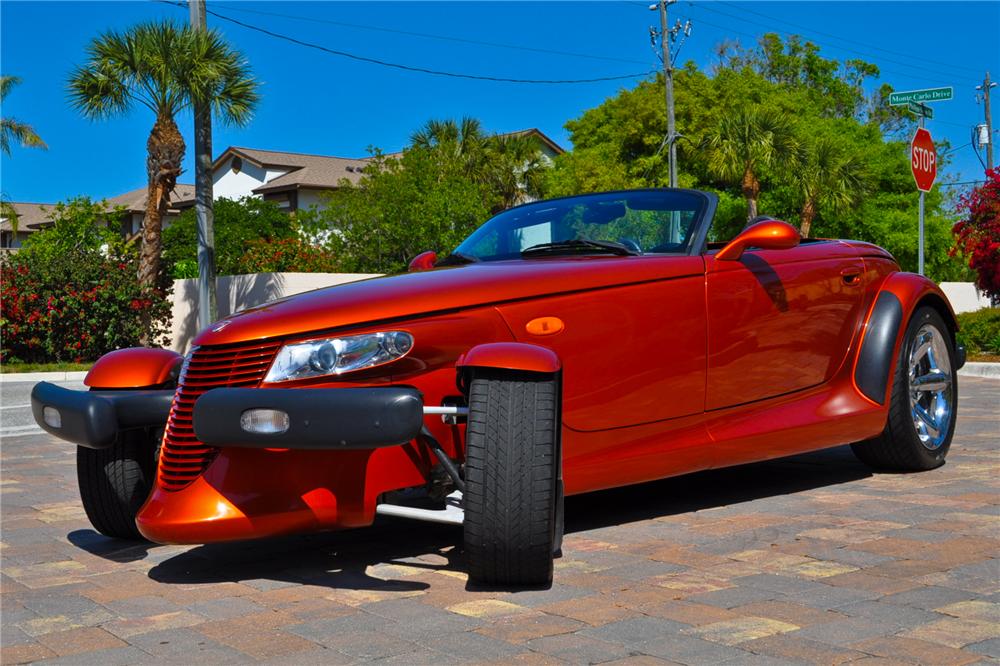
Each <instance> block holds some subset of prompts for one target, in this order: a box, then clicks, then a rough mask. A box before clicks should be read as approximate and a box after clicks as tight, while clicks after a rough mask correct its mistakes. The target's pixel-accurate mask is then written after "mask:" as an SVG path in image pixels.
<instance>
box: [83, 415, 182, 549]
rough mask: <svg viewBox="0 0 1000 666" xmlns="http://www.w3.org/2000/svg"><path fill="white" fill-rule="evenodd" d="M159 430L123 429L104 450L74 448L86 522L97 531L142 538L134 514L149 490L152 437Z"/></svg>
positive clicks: (153, 451)
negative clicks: (129, 430) (124, 431)
mask: <svg viewBox="0 0 1000 666" xmlns="http://www.w3.org/2000/svg"><path fill="white" fill-rule="evenodd" d="M162 433H163V431H162V430H157V431H154V432H152V433H149V432H146V431H143V430H138V431H132V432H126V433H123V434H122V435H120V436H119V438H118V441H117V442H115V443H114V445H113V446H111V447H110V448H107V449H101V450H95V449H88V448H85V447H82V446H78V447H77V448H76V475H77V481H78V482H79V485H80V498H81V499H82V500H83V508H84V510H85V511H86V512H87V518H88V519H90V524H91V525H93V526H94V529H96V530H97V531H98V532H100V533H101V534H104V535H105V536H109V537H115V538H118V539H133V540H143V536H142V535H141V534H139V530H138V528H137V527H136V526H135V516H136V514H137V513H139V509H140V508H141V507H142V505H143V502H145V501H146V498H147V497H149V493H150V491H152V489H153V479H154V475H155V474H156V451H157V449H158V448H159V442H157V441H156V436H157V435H160V436H162Z"/></svg>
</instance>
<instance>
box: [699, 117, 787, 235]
mask: <svg viewBox="0 0 1000 666" xmlns="http://www.w3.org/2000/svg"><path fill="white" fill-rule="evenodd" d="M708 147H709V169H711V171H712V172H713V173H715V174H716V175H717V176H719V177H720V178H722V179H723V180H725V181H728V182H732V183H738V184H739V186H740V191H741V192H742V194H743V198H744V199H746V202H747V221H750V220H752V219H753V218H755V217H757V200H758V199H759V198H760V185H761V173H762V171H763V170H772V169H775V168H777V167H779V166H780V165H784V166H785V167H786V168H787V167H791V166H792V165H793V164H794V163H795V161H796V160H797V153H798V150H799V142H798V140H797V139H796V137H795V132H794V130H793V129H792V124H791V121H790V120H789V118H788V117H787V116H786V115H785V114H784V113H782V112H780V111H775V110H773V109H768V108H764V107H757V106H753V107H746V108H744V109H741V110H739V111H737V112H736V113H734V114H732V115H728V116H726V117H724V118H722V119H721V120H720V121H719V124H718V126H717V127H716V128H715V130H714V131H713V132H712V133H711V134H710V135H709V138H708Z"/></svg>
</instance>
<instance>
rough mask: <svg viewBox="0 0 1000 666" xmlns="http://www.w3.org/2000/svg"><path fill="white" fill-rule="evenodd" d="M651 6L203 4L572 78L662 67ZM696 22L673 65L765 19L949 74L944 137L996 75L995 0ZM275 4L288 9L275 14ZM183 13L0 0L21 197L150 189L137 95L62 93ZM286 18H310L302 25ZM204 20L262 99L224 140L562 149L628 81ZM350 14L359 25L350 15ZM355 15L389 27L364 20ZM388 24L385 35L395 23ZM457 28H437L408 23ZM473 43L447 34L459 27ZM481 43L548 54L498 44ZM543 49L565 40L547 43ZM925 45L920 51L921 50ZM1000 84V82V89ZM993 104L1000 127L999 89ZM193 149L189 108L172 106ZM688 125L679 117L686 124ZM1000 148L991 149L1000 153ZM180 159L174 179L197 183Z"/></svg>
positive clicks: (884, 62) (10, 179) (891, 78)
mask: <svg viewBox="0 0 1000 666" xmlns="http://www.w3.org/2000/svg"><path fill="white" fill-rule="evenodd" d="M646 6H647V3H644V2H640V1H638V0H636V1H625V2H499V3H487V2H471V3H470V2H448V3H445V2H439V3H428V2H402V3H394V2H369V3H348V2H220V1H218V0H216V1H214V2H213V1H212V0H209V9H210V10H212V11H217V12H219V13H220V14H225V15H227V16H230V17H232V18H235V19H238V20H241V21H244V22H247V23H251V24H254V25H258V26H261V27H264V28H267V29H268V30H271V31H274V32H279V33H283V34H287V35H292V36H295V37H296V38H298V39H301V40H305V41H309V42H314V43H318V44H322V45H325V46H328V47H330V48H334V49H339V50H343V51H349V52H353V53H357V54H359V55H363V56H367V57H374V58H379V59H383V60H387V61H393V62H399V63H405V64H410V65H416V66H422V67H427V68H434V69H442V70H448V71H454V72H463V73H471V74H481V75H491V76H499V77H509V78H536V79H567V78H569V79H579V78H598V77H605V76H617V75H623V74H632V73H638V72H646V71H649V70H651V69H653V68H655V67H657V66H658V63H657V61H656V60H655V59H654V56H653V53H652V51H651V49H650V46H649V40H648V27H649V26H650V25H651V24H652V23H653V22H654V21H655V20H656V14H655V13H654V12H651V11H649V10H648V9H647V8H646ZM670 11H671V22H673V17H679V18H681V19H691V21H692V22H693V24H694V32H693V34H692V36H691V38H690V39H688V41H687V43H686V44H685V45H684V47H683V50H682V53H681V60H688V59H692V60H694V61H695V62H696V63H698V64H699V65H701V66H703V67H708V66H709V65H710V64H711V62H712V60H713V57H714V56H713V49H714V48H715V46H716V45H717V44H718V43H719V42H721V41H722V40H724V39H727V38H728V39H738V40H740V41H742V42H743V43H744V44H746V43H750V42H753V41H754V40H755V39H756V37H757V36H759V35H760V34H762V33H764V32H768V31H777V32H781V33H783V34H788V33H797V34H802V35H804V36H806V37H808V38H810V39H812V40H813V41H815V42H816V43H818V44H820V45H821V47H822V53H823V55H825V56H827V57H833V58H838V59H846V58H853V57H862V58H864V59H866V60H868V61H870V62H874V63H875V64H877V65H879V66H880V68H881V69H882V78H881V80H882V81H887V82H889V83H891V84H892V85H893V86H894V87H895V88H896V89H897V90H910V89H914V88H924V87H934V86H941V85H952V86H954V87H955V98H954V100H953V101H950V102H941V103H937V104H935V111H936V118H935V119H934V120H933V121H931V122H930V124H929V127H930V129H931V131H932V133H933V134H934V137H935V139H938V140H940V139H947V140H949V141H950V142H951V145H952V146H953V147H956V148H958V147H960V146H962V145H963V144H966V143H968V142H969V134H970V128H971V127H972V125H974V124H976V123H979V122H982V118H983V110H982V106H979V105H977V104H976V101H975V91H974V86H975V85H976V84H977V83H979V82H981V81H982V78H983V75H984V73H985V71H986V70H987V69H989V70H990V71H991V72H992V73H993V76H994V77H995V78H1000V49H997V47H996V40H995V36H994V37H989V36H987V33H986V32H984V31H988V30H992V31H994V35H995V30H996V27H997V26H998V25H1000V3H997V2H972V3H964V2H722V1H719V2H695V3H691V2H687V1H686V0H682V1H681V2H678V3H677V4H674V5H672V6H671V8H670ZM274 14H281V15H283V16H275V15H274ZM187 16H188V15H187V10H186V9H181V8H178V7H175V6H171V5H169V4H164V3H159V2H39V1H31V2H28V1H13V0H3V1H2V2H0V71H2V72H3V74H13V75H17V76H20V77H21V78H22V79H23V83H22V84H21V85H20V86H19V87H18V88H16V89H15V90H14V91H13V92H12V93H11V95H10V96H9V98H8V100H7V101H6V102H5V103H4V106H3V110H2V112H3V115H4V116H12V117H15V118H18V119H20V120H23V121H28V122H30V123H31V124H32V125H34V127H35V129H36V130H37V131H38V133H39V134H40V135H41V136H42V138H43V139H44V140H45V141H46V142H47V143H48V144H49V150H48V151H44V152H43V151H37V150H28V149H23V148H15V149H14V153H13V155H12V156H11V157H9V158H8V157H3V158H2V161H0V169H2V170H0V186H2V189H3V192H4V194H5V195H6V196H7V197H9V198H10V199H11V200H13V201H35V202H54V201H58V200H61V199H65V198H66V197H70V196H73V195H76V194H90V195H92V196H95V197H110V196H113V195H115V194H119V193H121V192H124V191H126V190H129V189H133V188H138V187H142V186H144V185H145V142H146V136H147V133H148V131H149V129H150V127H151V126H152V122H153V119H152V117H151V115H150V114H149V112H148V111H146V110H145V109H143V108H138V109H136V110H135V111H134V112H132V113H131V114H129V115H128V116H125V117H123V118H118V119H115V120H112V121H108V122H100V123H92V122H89V121H87V120H84V119H83V118H81V117H80V116H79V114H77V113H76V112H75V111H74V110H72V109H71V108H70V107H69V106H68V104H67V103H66V95H65V80H66V76H67V73H68V72H69V71H70V70H71V69H72V67H73V66H74V64H76V63H79V62H80V61H81V60H82V59H83V53H84V47H85V45H86V43H87V42H88V41H89V39H90V38H91V37H92V36H94V35H97V34H99V33H100V32H102V31H104V30H107V29H110V28H116V29H123V28H126V27H127V26H129V25H131V24H133V23H136V22H138V21H142V20H147V19H153V18H162V17H173V18H175V19H177V20H180V21H186V20H187ZM294 17H305V18H306V19H307V20H302V19H300V18H294ZM209 24H210V25H211V26H213V27H217V28H219V29H220V30H222V31H223V32H224V33H225V35H226V37H227V38H228V39H229V40H230V41H231V42H232V43H233V44H234V45H235V46H236V47H237V48H239V49H240V50H241V51H243V53H244V54H245V55H246V56H247V57H248V59H249V60H250V62H251V64H252V66H253V68H254V71H255V73H256V75H257V77H258V78H259V79H260V81H261V82H262V84H263V87H262V93H263V102H262V104H261V106H260V108H259V110H258V112H257V114H256V116H255V118H254V120H253V122H252V123H251V124H250V126H249V127H247V128H244V129H233V128H226V127H223V126H220V125H217V126H216V128H215V133H214V146H215V154H216V155H217V154H219V153H220V152H221V151H222V150H223V149H224V148H225V147H226V146H229V145H242V146H250V147H255V148H264V149H275V150H287V151H296V152H309V153H320V154H329V155H339V156H345V157H357V156H363V155H365V154H366V149H367V147H368V146H370V145H374V146H378V147H380V148H382V149H384V150H386V151H394V150H398V149H400V148H402V147H403V146H404V145H405V144H406V143H407V138H408V137H409V135H410V133H411V132H412V131H413V130H414V129H415V128H416V127H418V126H419V125H420V124H421V123H422V122H423V121H425V120H426V119H428V118H431V117H459V116H462V115H471V116H475V117H478V118H480V119H481V120H482V121H483V122H484V124H485V125H486V127H487V128H488V129H491V130H495V131H509V130H515V129H522V128H526V127H538V128H540V129H541V130H542V131H544V132H545V133H547V134H548V135H549V136H551V137H552V138H554V139H555V140H556V141H558V142H560V143H563V144H564V145H566V146H567V147H568V146H569V141H568V135H567V132H566V131H565V129H564V127H563V125H564V124H565V122H566V121H567V120H568V119H571V118H575V117H577V116H579V115H580V114H581V113H582V112H583V111H584V110H586V109H588V108H590V107H593V106H596V105H597V104H600V103H601V102H602V101H603V100H604V99H606V98H607V97H610V96H613V95H614V94H615V93H616V92H617V91H618V90H619V89H620V88H621V87H623V86H629V85H631V84H632V82H630V81H613V82H602V83H589V84H580V85H518V84H511V83H494V82H485V81H470V80H462V79H455V78H444V77H437V76H429V75H424V74H417V73H411V72H404V71H400V70H397V69H390V68H385V67H379V66H375V65H370V64H366V63H361V62H355V61H352V60H347V59H344V58H339V57H334V56H331V55H327V54H325V53H321V52H318V51H314V50H311V49H307V48H304V47H301V46H297V45H294V44H290V43H287V42H283V41H279V40H276V39H274V38H273V37H269V36H267V35H263V34H260V33H257V32H253V31H250V30H248V29H246V28H243V27H240V26H237V25H234V24H232V23H226V22H223V21H221V20H220V19H218V18H216V17H213V16H209ZM344 24H352V26H347V25H344ZM358 26H369V27H376V28H383V29H388V30H390V31H388V32H387V31H385V30H381V31H380V30H373V29H364V28H362V27H358ZM392 31H395V32H392ZM400 31H402V32H410V33H427V34H432V35H438V36H444V37H450V38H452V39H451V40H442V39H430V38H427V37H420V36H415V35H408V34H401V32H400ZM456 39H458V40H468V41H454V40H456ZM469 42H490V43H493V44H497V43H499V44H505V45H515V46H522V47H531V48H534V49H541V50H544V51H546V52H539V51H529V50H518V49H510V48H500V47H498V46H489V45H484V44H474V43H469ZM551 51H559V52H569V53H571V54H583V55H586V56H591V57H581V55H567V54H565V53H552V52H551ZM918 58H920V59H918ZM995 90H996V91H1000V87H998V88H997V89H995ZM994 109H998V112H997V115H998V118H997V119H996V120H995V121H994V126H1000V93H998V94H997V96H996V102H995V103H994ZM180 124H181V130H182V132H183V133H184V135H185V138H186V139H187V141H188V144H189V146H190V144H191V122H190V118H182V119H181V123H180ZM681 129H683V128H681ZM951 158H952V159H953V162H952V164H951V165H950V166H949V167H948V169H947V172H946V174H945V175H946V176H947V177H951V178H954V179H957V180H972V179H975V178H978V177H980V176H981V174H982V167H981V166H980V164H979V161H978V159H977V157H976V156H975V154H974V153H973V151H972V148H971V147H968V146H965V147H961V148H958V150H956V151H955V152H954V153H953V154H952V155H951ZM998 158H1000V154H998ZM192 180H193V176H192V174H191V160H190V157H188V159H187V160H186V162H185V174H184V175H183V176H182V177H181V181H182V182H192Z"/></svg>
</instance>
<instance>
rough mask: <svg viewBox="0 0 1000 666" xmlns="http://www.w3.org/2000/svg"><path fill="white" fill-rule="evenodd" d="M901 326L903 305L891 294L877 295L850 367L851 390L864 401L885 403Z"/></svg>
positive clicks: (883, 292) (884, 292) (887, 292)
mask: <svg viewBox="0 0 1000 666" xmlns="http://www.w3.org/2000/svg"><path fill="white" fill-rule="evenodd" d="M902 325H903V304H902V303H901V302H900V300H899V298H898V297H897V296H896V295H895V294H894V293H892V292H890V291H882V292H880V293H879V295H878V298H876V299H875V305H874V306H873V307H872V311H871V315H870V316H869V317H868V322H867V323H866V325H865V336H864V339H863V340H862V341H861V349H860V351H858V360H857V363H856V364H855V366H854V384H855V386H857V387H858V390H859V391H861V393H862V394H863V395H864V396H865V397H866V398H868V399H869V400H872V401H873V402H877V403H878V404H880V405H884V404H885V401H886V389H887V388H888V386H889V377H890V373H891V372H892V362H893V359H894V356H895V354H894V352H895V350H896V341H897V340H898V339H899V332H900V327H901V326H902Z"/></svg>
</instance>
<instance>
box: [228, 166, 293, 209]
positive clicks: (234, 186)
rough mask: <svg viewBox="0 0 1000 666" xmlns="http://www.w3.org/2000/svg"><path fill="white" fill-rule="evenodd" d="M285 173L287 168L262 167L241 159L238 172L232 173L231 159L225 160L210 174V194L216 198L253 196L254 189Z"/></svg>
mask: <svg viewBox="0 0 1000 666" xmlns="http://www.w3.org/2000/svg"><path fill="white" fill-rule="evenodd" d="M286 173H288V171H287V170H285V171H281V170H277V169H264V168H263V167H259V166H257V165H256V164H254V163H252V162H250V161H249V160H243V166H242V167H241V168H240V172H239V173H234V172H233V169H232V160H231V159H230V160H226V162H224V163H223V164H220V165H219V168H218V169H216V170H215V173H213V174H212V194H213V195H214V196H215V198H216V199H240V198H242V197H248V196H254V194H253V191H254V189H256V188H258V187H260V186H261V185H263V184H264V183H266V182H268V181H271V180H274V179H275V178H277V177H278V176H281V175H284V174H286Z"/></svg>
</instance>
